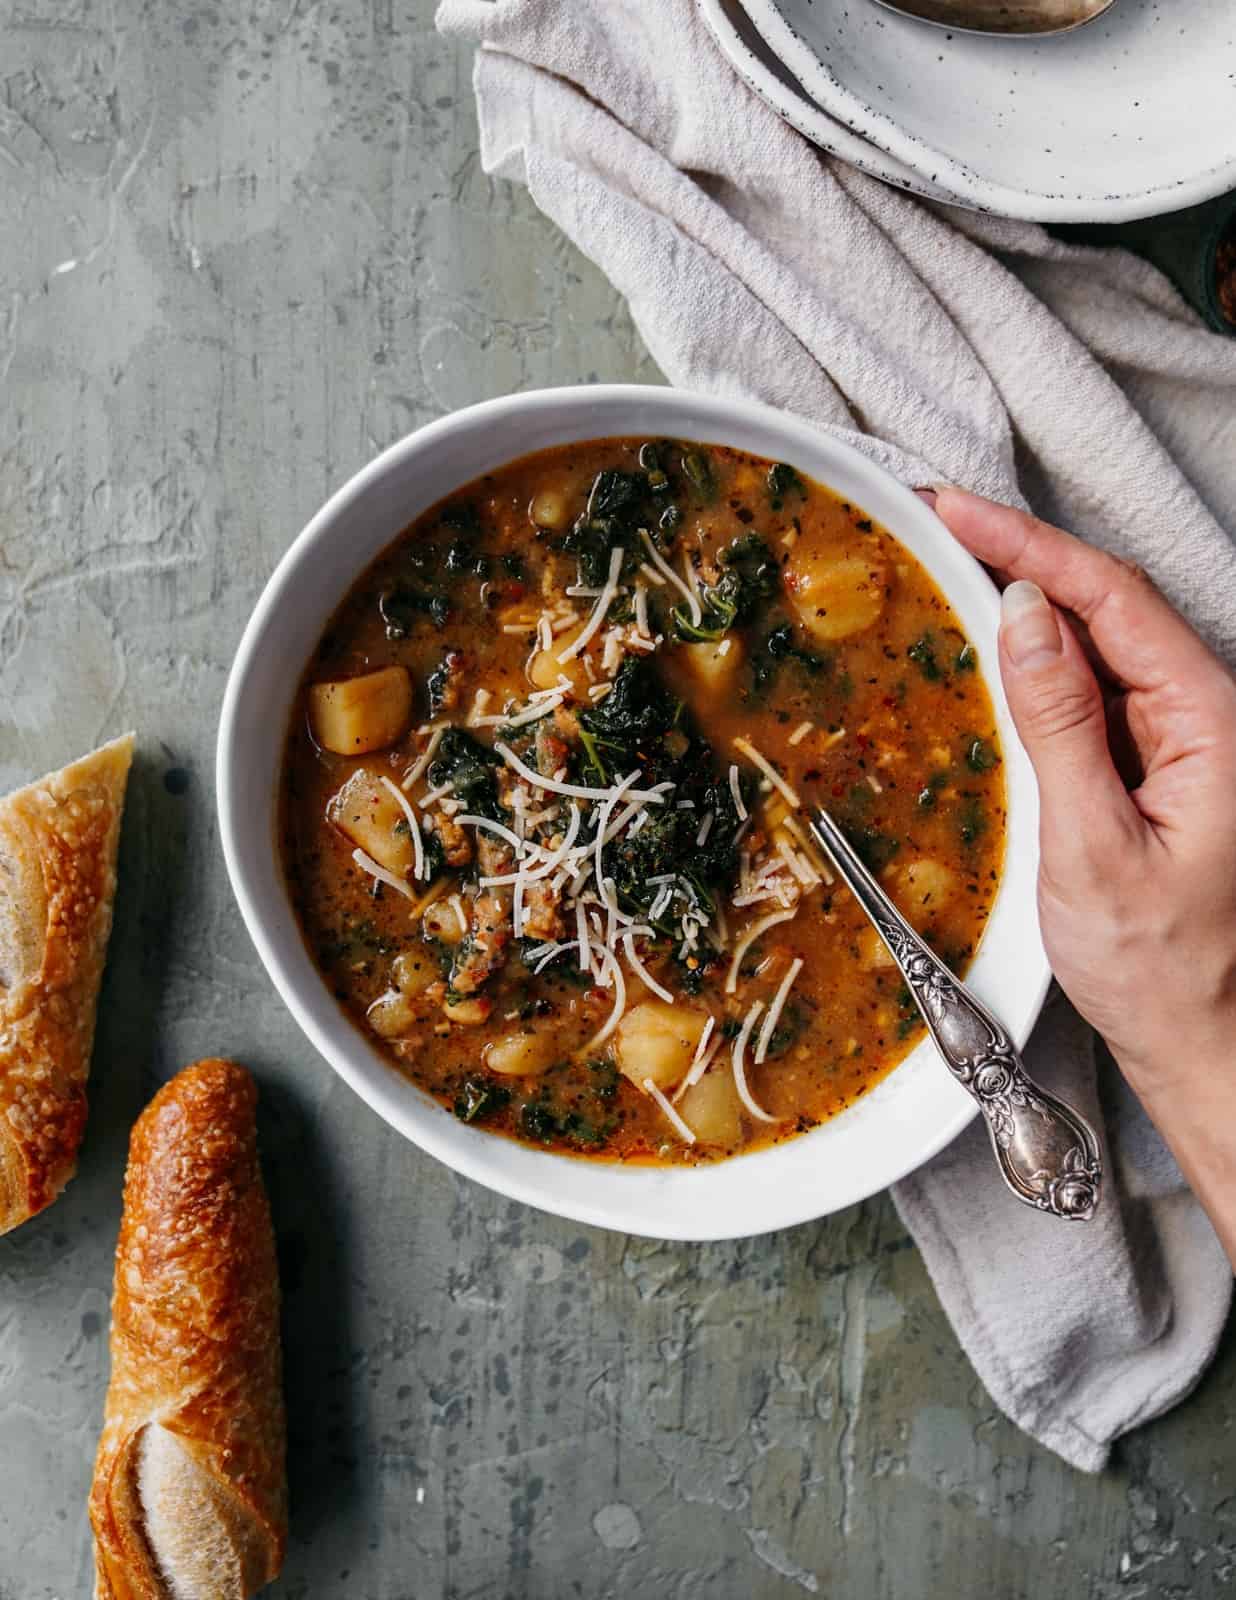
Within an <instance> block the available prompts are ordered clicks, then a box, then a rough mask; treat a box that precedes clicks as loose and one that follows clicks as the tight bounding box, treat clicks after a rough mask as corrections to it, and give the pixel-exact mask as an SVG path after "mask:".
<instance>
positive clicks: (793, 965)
mask: <svg viewBox="0 0 1236 1600" xmlns="http://www.w3.org/2000/svg"><path fill="white" fill-rule="evenodd" d="M802 970H803V961H802V957H801V956H795V958H794V960H793V961H791V962H790V966H789V971H788V972H787V973H786V975H785V977H784V978H782V980H781V986H780V988H779V989H778V990H777V992H776V994H775V995H774V996H773V1002H772V1005H770V1006H769V1008H768V1015H767V1016H766V1017H765V1018H764V1026H763V1027H762V1028H761V1029H760V1037H759V1042H758V1043H757V1044H756V1047H755V1063H756V1066H759V1065H760V1063H761V1062H762V1061H763V1060H764V1057H765V1056H766V1055H767V1054H768V1047H769V1045H770V1044H771V1043H772V1036H773V1034H774V1033H776V1031H777V1023H778V1022H779V1021H780V1020H781V1012H782V1008H783V1007H784V1005H785V1002H786V1000H787V998H788V997H789V993H790V990H791V989H792V988H793V987H794V980H795V978H797V977H798V974H799V973H800V972H801V971H802Z"/></svg>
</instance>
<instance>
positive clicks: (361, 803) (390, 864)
mask: <svg viewBox="0 0 1236 1600" xmlns="http://www.w3.org/2000/svg"><path fill="white" fill-rule="evenodd" d="M326 815H327V818H328V820H329V821H331V822H333V823H334V825H335V826H336V828H338V829H339V831H340V832H341V833H345V834H347V836H348V838H349V839H351V841H352V843H353V844H355V845H359V846H360V848H361V849H362V850H363V851H364V852H365V854H366V855H370V856H372V857H373V859H374V860H375V861H376V862H377V863H378V865H379V866H382V867H385V868H386V870H387V871H388V872H393V873H395V874H396V875H397V876H398V877H401V878H406V877H409V876H410V875H411V872H412V866H413V861H414V857H413V853H412V833H411V830H410V829H409V827H408V819H407V818H406V817H405V816H404V814H403V807H402V806H401V805H400V804H399V802H398V800H396V799H395V796H394V795H393V794H392V793H391V792H390V790H389V789H388V788H387V787H386V785H385V784H384V783H383V782H382V781H381V779H380V778H379V777H378V775H377V774H376V773H374V772H370V770H369V769H368V767H357V769H356V771H355V772H354V773H353V774H352V776H351V777H350V778H349V779H348V781H347V782H346V783H345V784H344V786H343V788H342V789H340V791H339V792H338V794H336V795H335V796H334V797H333V798H332V799H331V800H330V801H329V802H328V804H327V807H326Z"/></svg>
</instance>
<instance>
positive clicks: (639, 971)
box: [622, 929, 675, 1005]
mask: <svg viewBox="0 0 1236 1600" xmlns="http://www.w3.org/2000/svg"><path fill="white" fill-rule="evenodd" d="M622 947H623V949H624V950H625V951H626V953H627V960H628V961H629V962H630V964H631V967H632V969H633V971H634V972H635V974H636V976H637V977H638V978H639V980H640V982H641V983H642V984H644V985H645V987H647V988H649V989H651V990H652V992H653V994H655V995H659V996H660V998H661V999H662V1000H666V1001H668V1002H669V1004H670V1005H673V1004H674V1003H675V1001H674V996H673V995H672V994H671V993H670V991H669V990H668V989H667V988H666V987H665V985H664V984H662V983H658V982H657V980H656V979H655V978H654V977H653V975H652V973H651V972H649V970H648V968H647V967H646V966H645V965H644V963H643V962H642V961H641V960H640V958H639V957H638V956H637V955H636V954H635V936H634V933H633V932H632V931H631V930H630V929H628V930H627V932H626V933H624V934H623V936H622Z"/></svg>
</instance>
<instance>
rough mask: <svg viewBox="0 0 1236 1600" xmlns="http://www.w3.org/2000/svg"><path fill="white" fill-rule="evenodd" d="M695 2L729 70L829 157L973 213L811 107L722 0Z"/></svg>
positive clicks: (804, 94) (964, 203) (799, 87)
mask: <svg viewBox="0 0 1236 1600" xmlns="http://www.w3.org/2000/svg"><path fill="white" fill-rule="evenodd" d="M696 3H697V5H698V6H699V10H700V15H701V16H702V17H703V19H704V21H705V23H706V24H707V26H708V28H709V30H710V31H711V33H712V36H713V38H714V39H715V40H716V41H717V44H718V45H719V46H720V48H721V52H722V54H723V55H724V56H725V58H726V59H727V60H728V61H729V63H730V65H731V66H732V67H733V69H734V71H735V72H736V73H737V74H738V76H739V77H740V78H741V79H742V80H743V82H744V83H745V84H746V85H747V87H748V88H749V89H750V90H751V91H752V93H753V94H756V95H758V96H759V98H760V99H761V100H763V101H764V103H765V104H766V105H768V106H769V107H770V108H771V109H772V110H773V111H775V112H776V113H777V115H778V116H779V117H780V118H781V120H782V121H783V122H787V123H788V124H789V125H790V127H791V128H793V129H794V131H795V132H796V133H801V134H802V135H803V137H804V138H806V139H809V140H810V141H811V143H812V144H814V145H817V146H818V147H819V148H820V149H821V150H825V151H827V152H828V154H829V155H834V156H837V157H838V158H839V159H840V160H842V161H846V162H848V163H849V164H850V166H853V167H857V168H858V169H859V171H860V172H866V173H868V174H869V175H870V176H871V177H873V178H879V179H880V180H881V181H882V182H884V183H887V184H890V185H891V186H892V187H893V188H894V189H904V190H906V191H908V192H909V193H910V194H917V195H920V196H921V197H922V198H923V199H924V200H938V201H940V202H941V203H942V204H945V205H958V206H964V207H965V208H966V209H973V208H972V205H971V202H970V201H963V200H959V199H958V198H957V196H956V195H953V194H950V193H949V192H948V190H946V189H944V188H942V187H941V186H940V185H938V184H933V183H931V182H929V180H928V179H926V178H924V177H923V176H922V175H921V174H920V173H918V172H916V171H915V170H914V169H913V168H912V167H907V166H906V165H905V164H904V163H903V162H901V161H898V160H897V158H896V156H891V155H889V153H888V151H887V150H881V149H880V147H879V145H877V144H873V143H872V141H871V140H870V139H864V138H863V137H862V135H861V134H858V133H855V132H854V130H853V129H851V128H847V127H846V126H845V125H844V124H843V123H840V122H838V121H837V119H836V118H835V117H830V116H829V114H828V112H826V111H824V110H822V109H821V108H820V107H819V106H817V105H816V103H815V101H814V100H812V99H811V97H810V95H808V93H807V91H806V90H805V89H804V88H803V86H802V85H801V84H800V83H799V81H798V79H797V78H793V74H791V73H790V69H789V67H788V66H786V64H785V62H784V61H783V62H781V63H780V66H781V70H782V72H783V73H785V74H787V76H789V77H791V78H793V81H792V83H787V82H786V81H785V79H784V78H781V77H779V76H778V75H777V73H775V72H774V71H773V70H772V69H771V68H770V67H769V66H768V65H767V63H766V62H764V61H762V60H761V59H760V56H759V54H758V53H757V52H756V50H755V49H754V47H753V46H752V45H751V44H750V43H749V41H748V40H747V39H746V38H744V37H743V32H742V30H741V29H740V28H739V26H738V25H737V23H736V22H735V21H734V20H733V18H732V16H731V15H730V14H729V13H730V6H729V5H727V0H696ZM733 9H735V10H739V11H741V10H742V7H741V6H739V5H734V7H733ZM743 16H744V17H746V12H743ZM746 22H747V27H748V28H749V29H750V31H751V33H752V34H754V35H755V37H756V38H759V33H758V30H757V29H756V27H755V25H754V23H752V21H751V19H750V18H749V17H746ZM760 42H761V44H763V48H764V49H765V50H766V51H767V53H768V54H769V55H770V56H771V55H772V50H771V49H770V48H769V46H768V45H767V44H764V42H763V40H761V41H760Z"/></svg>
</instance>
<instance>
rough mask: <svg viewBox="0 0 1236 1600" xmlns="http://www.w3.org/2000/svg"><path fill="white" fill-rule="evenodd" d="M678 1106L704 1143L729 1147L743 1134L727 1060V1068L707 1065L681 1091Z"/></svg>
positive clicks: (687, 1122) (686, 1121) (736, 1093)
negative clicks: (706, 1069) (701, 1072)
mask: <svg viewBox="0 0 1236 1600" xmlns="http://www.w3.org/2000/svg"><path fill="white" fill-rule="evenodd" d="M678 1110H679V1111H680V1112H681V1113H682V1119H683V1121H684V1122H685V1123H686V1124H687V1126H688V1128H690V1130H691V1132H692V1133H693V1134H694V1135H695V1137H696V1138H697V1139H699V1140H700V1141H701V1143H703V1144H719V1145H723V1146H725V1147H726V1148H732V1147H733V1146H734V1145H736V1144H737V1143H738V1142H739V1140H740V1139H741V1138H742V1107H741V1104H740V1102H739V1099H738V1090H737V1089H736V1088H735V1087H734V1077H733V1074H732V1073H731V1072H729V1071H728V1064H727V1067H726V1068H718V1067H717V1066H716V1065H715V1064H714V1065H713V1066H712V1067H710V1068H709V1070H708V1071H707V1072H706V1073H705V1074H704V1076H703V1077H702V1078H701V1079H700V1081H699V1082H698V1083H693V1084H692V1085H691V1087H690V1088H689V1089H688V1090H687V1092H686V1094H684V1095H683V1097H682V1099H681V1100H680V1101H679V1102H678Z"/></svg>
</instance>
